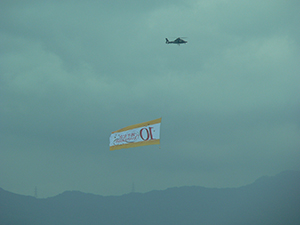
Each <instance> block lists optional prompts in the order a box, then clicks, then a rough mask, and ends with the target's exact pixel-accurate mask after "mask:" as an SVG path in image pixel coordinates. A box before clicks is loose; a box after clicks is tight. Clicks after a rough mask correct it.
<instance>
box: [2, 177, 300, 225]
mask: <svg viewBox="0 0 300 225" xmlns="http://www.w3.org/2000/svg"><path fill="white" fill-rule="evenodd" d="M0 224H1V225H8V224H13V225H18V224H22V225H26V224H30V225H35V224H36V225H37V224H39V225H48V224H49V225H50V224H51V225H52V224H60V225H69V224H72V225H75V224H91V225H93V224H108V225H111V224H114V225H118V224H119V225H121V224H122V225H126V224H128V225H129V224H130V225H135V224H136V225H139V224H143V225H150V224H151V225H152V224H158V225H159V224H161V225H169V224H170V225H177V224H178V225H179V224H210V225H212V224H216V225H217V224H222V225H227V224H228V225H229V224H230V225H232V224H245V225H246V224H249V225H250V224H256V225H260V224H261V225H266V224H272V225H273V224H282V225H288V224H290V225H292V224H293V225H299V224H300V172H298V171H287V172H283V173H280V174H278V175H276V176H274V177H262V178H260V179H258V180H257V181H255V182H254V183H253V184H250V185H247V186H244V187H240V188H223V189H217V188H203V187H196V186H193V187H180V188H169V189H167V190H164V191H151V192H148V193H145V194H141V193H130V194H126V195H123V196H108V197H104V196H99V195H93V194H85V193H82V192H78V191H67V192H64V193H62V194H60V195H57V196H55V197H51V198H47V199H36V198H34V197H29V196H22V195H16V194H13V193H10V192H7V191H5V190H3V189H0Z"/></svg>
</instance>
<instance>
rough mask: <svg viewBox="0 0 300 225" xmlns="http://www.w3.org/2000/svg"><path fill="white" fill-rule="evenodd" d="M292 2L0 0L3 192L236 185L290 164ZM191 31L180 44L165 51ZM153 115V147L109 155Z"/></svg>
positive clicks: (297, 108) (295, 93)
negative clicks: (115, 135)
mask: <svg viewBox="0 0 300 225" xmlns="http://www.w3.org/2000/svg"><path fill="white" fill-rule="evenodd" d="M299 12H300V3H299V1H298V0H263V1H261V0H251V1H240V0H176V1H171V0H151V1H140V0H127V1H123V0H114V1H108V0H101V1H92V0H86V1H37V0H31V1H30V0H25V1H24V0H19V1H18V0H10V1H8V0H4V1H1V2H0V110H1V120H0V121H1V123H0V125H1V129H0V132H1V141H0V148H1V149H0V187H1V188H3V189H5V190H8V191H11V192H14V193H18V194H24V195H34V190H35V187H37V189H38V196H39V197H41V198H44V197H49V196H54V195H57V194H59V193H62V192H64V191H66V190H79V191H82V192H87V193H94V194H100V195H122V194H125V193H129V192H130V191H131V190H132V184H133V182H134V185H135V191H137V192H148V191H151V190H164V189H166V188H169V187H179V186H190V185H197V186H205V187H239V186H243V185H246V184H249V183H252V182H253V181H254V180H255V179H257V178H259V177H261V176H264V175H275V174H277V173H279V172H281V171H284V170H300V88H299V87H300V51H299V50H300V29H299V27H300V14H299ZM177 37H187V38H186V40H187V41H188V43H187V44H185V45H181V46H177V45H167V44H165V38H169V40H173V39H175V38H177ZM160 117H162V124H161V144H160V145H152V146H144V147H137V148H130V149H123V150H116V151H109V136H110V134H111V132H112V131H115V130H118V129H120V128H122V127H125V126H128V125H132V124H136V123H141V122H145V121H148V120H153V119H157V118H160Z"/></svg>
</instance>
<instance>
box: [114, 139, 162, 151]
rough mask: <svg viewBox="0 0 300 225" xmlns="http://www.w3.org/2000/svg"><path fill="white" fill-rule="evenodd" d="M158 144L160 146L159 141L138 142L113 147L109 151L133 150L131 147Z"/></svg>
mask: <svg viewBox="0 0 300 225" xmlns="http://www.w3.org/2000/svg"><path fill="white" fill-rule="evenodd" d="M159 144H160V139H155V140H149V141H140V142H135V143H129V144H123V145H114V146H110V147H109V150H110V151H113V150H120V149H122V148H133V147H139V146H145V145H159Z"/></svg>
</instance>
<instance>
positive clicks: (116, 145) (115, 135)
mask: <svg viewBox="0 0 300 225" xmlns="http://www.w3.org/2000/svg"><path fill="white" fill-rule="evenodd" d="M160 124H161V118H159V119H156V120H151V121H148V122H145V123H140V124H135V125H131V126H128V127H125V128H122V129H120V130H117V131H114V132H112V134H111V135H110V138H109V149H110V150H111V151H112V150H117V149H122V148H131V147H138V146H143V145H154V144H159V143H160Z"/></svg>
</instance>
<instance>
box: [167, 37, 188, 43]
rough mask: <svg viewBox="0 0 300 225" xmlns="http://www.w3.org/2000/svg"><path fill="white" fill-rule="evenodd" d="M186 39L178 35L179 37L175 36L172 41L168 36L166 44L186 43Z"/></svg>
mask: <svg viewBox="0 0 300 225" xmlns="http://www.w3.org/2000/svg"><path fill="white" fill-rule="evenodd" d="M186 43H187V41H185V40H183V39H181V38H180V37H179V38H176V39H175V40H174V41H169V40H168V38H166V44H178V45H180V44H186Z"/></svg>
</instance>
